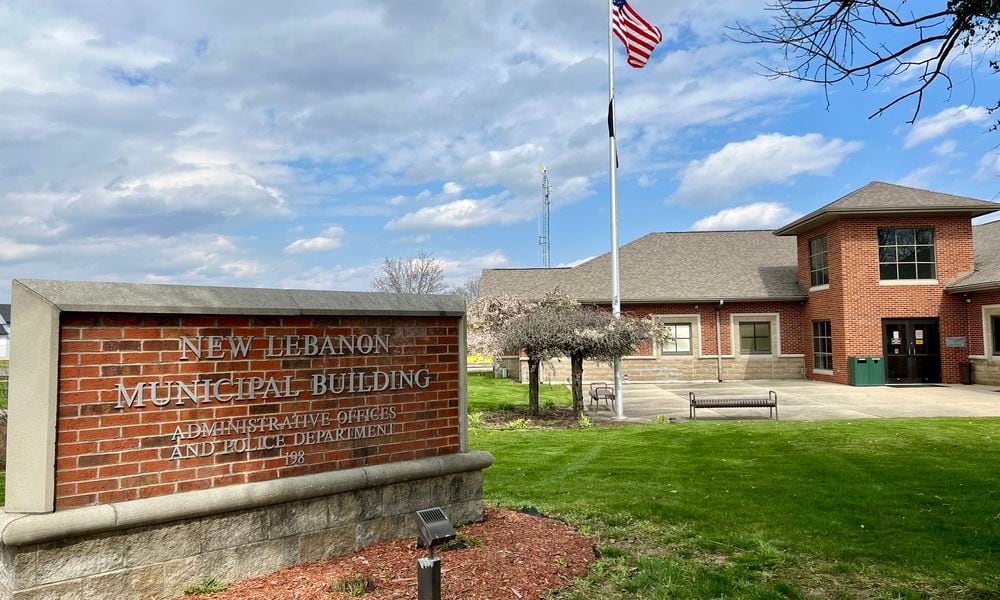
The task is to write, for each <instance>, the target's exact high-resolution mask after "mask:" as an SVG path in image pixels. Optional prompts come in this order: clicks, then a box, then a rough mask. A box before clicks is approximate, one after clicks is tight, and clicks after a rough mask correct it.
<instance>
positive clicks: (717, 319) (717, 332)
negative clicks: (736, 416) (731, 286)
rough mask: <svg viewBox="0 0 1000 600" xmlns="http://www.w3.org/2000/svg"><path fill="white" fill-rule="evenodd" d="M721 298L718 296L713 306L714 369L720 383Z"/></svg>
mask: <svg viewBox="0 0 1000 600" xmlns="http://www.w3.org/2000/svg"><path fill="white" fill-rule="evenodd" d="M720 313H722V298H719V305H718V306H716V307H715V370H716V375H717V376H718V378H719V383H722V318H721V317H720V316H719V315H720Z"/></svg>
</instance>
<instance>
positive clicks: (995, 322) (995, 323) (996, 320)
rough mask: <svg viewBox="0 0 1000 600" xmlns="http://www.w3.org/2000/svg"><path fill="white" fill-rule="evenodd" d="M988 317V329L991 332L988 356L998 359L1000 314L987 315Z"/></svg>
mask: <svg viewBox="0 0 1000 600" xmlns="http://www.w3.org/2000/svg"><path fill="white" fill-rule="evenodd" d="M989 317H990V328H991V329H992V330H993V331H992V332H991V333H992V334H993V337H992V338H991V340H992V342H991V343H992V348H990V356H993V357H994V358H1000V314H993V315H989Z"/></svg>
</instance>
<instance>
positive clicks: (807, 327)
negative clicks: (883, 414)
mask: <svg viewBox="0 0 1000 600" xmlns="http://www.w3.org/2000/svg"><path fill="white" fill-rule="evenodd" d="M824 235H825V236H826V244H827V262H828V265H829V268H830V284H829V285H830V288H829V289H826V290H817V291H814V292H809V301H808V302H806V305H805V309H804V311H803V312H804V321H805V323H804V327H803V332H804V334H805V339H804V340H803V341H804V347H805V355H806V360H805V363H806V376H807V377H808V378H810V379H817V380H820V381H835V382H838V383H847V379H846V377H847V376H846V369H847V359H846V358H844V359H843V360H842V361H841V358H842V357H845V356H847V354H846V353H847V348H846V342H845V340H846V339H847V338H846V335H845V329H844V306H843V297H844V293H845V292H844V281H845V279H846V278H848V277H850V276H851V275H850V272H849V267H848V265H845V261H844V255H843V251H842V241H843V232H842V230H841V227H840V222H839V221H835V222H833V223H827V224H826V225H822V226H820V227H817V228H816V229H814V230H812V231H809V232H807V233H805V234H803V235H800V236H799V237H798V253H799V254H798V260H799V264H798V266H799V285H801V286H802V289H805V290H808V289H809V287H810V286H809V284H810V277H809V241H810V240H812V239H814V238H817V237H820V236H824ZM875 266H876V268H877V267H878V259H877V257H876V265H875ZM814 321H830V333H831V336H832V339H831V343H832V345H833V369H834V375H833V376H830V375H825V374H819V373H814V372H813V364H814V362H813V343H812V324H813V322H814ZM841 362H843V365H842V364H841ZM841 371H844V374H843V376H841V375H842V374H841Z"/></svg>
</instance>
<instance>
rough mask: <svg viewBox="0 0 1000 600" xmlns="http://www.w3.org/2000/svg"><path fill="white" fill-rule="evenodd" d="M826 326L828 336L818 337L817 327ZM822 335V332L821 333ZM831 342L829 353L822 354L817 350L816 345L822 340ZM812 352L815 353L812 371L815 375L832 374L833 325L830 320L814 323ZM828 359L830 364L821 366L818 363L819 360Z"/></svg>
mask: <svg viewBox="0 0 1000 600" xmlns="http://www.w3.org/2000/svg"><path fill="white" fill-rule="evenodd" d="M822 324H826V335H817V334H816V326H817V325H822ZM821 333H822V332H821ZM823 339H826V340H829V341H828V344H829V346H828V347H829V349H830V351H829V352H820V351H819V350H817V348H816V343H817V342H818V341H820V340H823ZM812 351H813V364H812V370H813V372H814V373H817V372H818V373H820V374H827V373H829V374H832V373H833V323H832V322H831V321H830V320H828V319H820V320H817V321H813V322H812ZM821 357H828V358H829V363H826V364H823V365H819V364H818V363H817V360H816V359H817V358H821Z"/></svg>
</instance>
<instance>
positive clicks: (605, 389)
mask: <svg viewBox="0 0 1000 600" xmlns="http://www.w3.org/2000/svg"><path fill="white" fill-rule="evenodd" d="M601 400H604V405H605V406H609V404H608V403H609V402H610V406H609V407H610V408H614V406H615V388H614V386H612V385H611V384H610V383H606V382H604V381H595V382H594V383H592V384H590V406H591V407H593V406H594V403H595V402H596V403H597V408H600V407H601Z"/></svg>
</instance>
